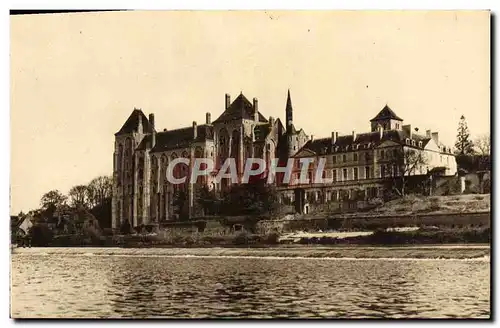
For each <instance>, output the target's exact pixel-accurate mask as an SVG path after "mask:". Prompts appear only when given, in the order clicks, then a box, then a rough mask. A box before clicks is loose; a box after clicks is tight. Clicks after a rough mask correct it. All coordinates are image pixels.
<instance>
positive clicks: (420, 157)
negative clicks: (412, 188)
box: [386, 147, 428, 197]
mask: <svg viewBox="0 0 500 328" xmlns="http://www.w3.org/2000/svg"><path fill="white" fill-rule="evenodd" d="M427 163H428V161H427V157H426V156H425V152H424V151H423V150H421V149H415V148H407V147H404V148H399V149H396V150H395V151H394V152H393V154H392V157H391V160H390V162H389V164H388V165H387V166H386V167H387V170H386V176H387V175H388V176H389V177H390V179H389V180H388V181H390V184H391V186H390V187H391V188H390V189H392V190H393V191H394V192H396V194H397V195H398V196H400V197H404V196H405V195H406V193H407V189H408V187H409V181H410V180H411V176H415V175H417V172H420V173H422V170H423V167H424V166H425V165H427Z"/></svg>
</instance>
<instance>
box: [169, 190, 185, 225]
mask: <svg viewBox="0 0 500 328" xmlns="http://www.w3.org/2000/svg"><path fill="white" fill-rule="evenodd" d="M187 203H188V194H187V192H186V191H184V190H181V189H177V190H176V191H175V192H174V196H173V201H172V205H173V206H174V207H175V208H177V214H178V215H179V218H185V216H186V214H187V213H186V212H187V211H186V206H187V205H188V204H187Z"/></svg>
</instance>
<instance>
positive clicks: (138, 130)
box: [137, 112, 142, 133]
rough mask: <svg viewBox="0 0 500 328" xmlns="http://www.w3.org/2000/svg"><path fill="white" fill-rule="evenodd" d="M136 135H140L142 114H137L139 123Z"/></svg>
mask: <svg viewBox="0 0 500 328" xmlns="http://www.w3.org/2000/svg"><path fill="white" fill-rule="evenodd" d="M137 133H142V112H139V123H138V124H137Z"/></svg>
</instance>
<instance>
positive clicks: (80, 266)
mask: <svg viewBox="0 0 500 328" xmlns="http://www.w3.org/2000/svg"><path fill="white" fill-rule="evenodd" d="M489 265H490V264H489V262H488V261H484V262H480V261H474V262H469V261H460V260H457V261H453V260H446V261H442V260H434V261H418V260H416V261H408V260H406V261H384V260H373V261H359V260H352V259H351V260H331V261H330V260H317V259H265V258H261V259H259V258H189V257H187V258H175V257H119V256H71V255H63V256H56V255H47V256H40V255H37V254H29V255H26V254H24V255H13V257H12V306H11V309H12V315H13V317H15V318H19V317H23V318H25V317H50V318H53V317H58V318H61V317H64V318H70V317H81V318H83V317H84V318H117V317H135V318H151V317H178V318H180V317H188V318H189V317H190V318H217V317H221V318H234V317H241V318H254V317H255V318H271V317H273V318H276V317H283V318H293V317H318V318H321V317H323V318H325V317H332V318H339V317H341V318H367V317H370V318H380V317H390V318H407V317H412V318H423V317H426V318H429V317H430V318H444V317H448V318H450V317H467V318H470V317H489V315H490V301H489V293H490V286H489V283H490V271H489V270H490V268H489Z"/></svg>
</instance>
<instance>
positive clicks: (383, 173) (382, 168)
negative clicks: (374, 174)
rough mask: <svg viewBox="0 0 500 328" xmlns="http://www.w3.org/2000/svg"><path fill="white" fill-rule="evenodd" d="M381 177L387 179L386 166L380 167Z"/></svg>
mask: <svg viewBox="0 0 500 328" xmlns="http://www.w3.org/2000/svg"><path fill="white" fill-rule="evenodd" d="M380 177H381V178H385V165H380Z"/></svg>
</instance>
